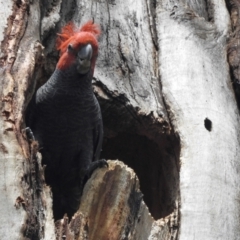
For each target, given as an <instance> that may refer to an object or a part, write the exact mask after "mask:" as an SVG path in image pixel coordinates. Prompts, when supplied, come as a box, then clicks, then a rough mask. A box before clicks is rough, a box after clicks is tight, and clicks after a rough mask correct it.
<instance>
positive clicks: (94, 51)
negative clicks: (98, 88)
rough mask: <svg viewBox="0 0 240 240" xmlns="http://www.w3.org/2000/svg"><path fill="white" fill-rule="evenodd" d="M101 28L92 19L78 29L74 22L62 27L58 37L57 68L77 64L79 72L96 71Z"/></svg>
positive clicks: (65, 67) (62, 68)
mask: <svg viewBox="0 0 240 240" xmlns="http://www.w3.org/2000/svg"><path fill="white" fill-rule="evenodd" d="M99 35H100V29H99V26H98V25H97V24H94V23H93V22H92V21H89V22H87V23H85V24H84V25H83V26H82V27H81V28H80V29H76V27H75V26H74V24H73V23H69V24H67V25H66V26H65V27H63V28H62V31H61V33H60V34H58V39H57V49H58V50H60V56H61V57H60V59H59V61H58V64H57V68H58V69H61V70H64V69H67V68H68V67H70V66H73V65H74V66H76V69H77V71H78V73H79V74H86V73H88V72H89V71H90V70H92V73H93V71H94V67H95V63H96V59H97V55H98V41H97V38H98V36H99Z"/></svg>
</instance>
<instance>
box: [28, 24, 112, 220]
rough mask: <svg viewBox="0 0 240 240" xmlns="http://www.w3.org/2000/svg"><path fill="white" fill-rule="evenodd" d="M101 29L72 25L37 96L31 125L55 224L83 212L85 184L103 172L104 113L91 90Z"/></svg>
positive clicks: (61, 35)
mask: <svg viewBox="0 0 240 240" xmlns="http://www.w3.org/2000/svg"><path fill="white" fill-rule="evenodd" d="M100 33H101V31H100V27H99V25H98V24H96V23H94V22H93V21H88V22H86V23H85V24H83V25H82V26H81V27H80V28H77V27H76V26H75V24H74V23H72V22H70V23H68V24H67V25H66V26H64V27H63V28H62V30H61V33H59V34H58V37H57V41H56V48H57V50H59V51H60V58H59V61H58V63H57V65H56V68H55V71H54V72H53V74H52V75H51V77H50V78H49V79H48V80H47V82H46V83H45V84H44V85H42V86H41V87H40V88H39V89H38V90H37V91H36V93H35V94H34V95H33V97H32V99H31V101H30V103H29V105H28V107H27V110H26V126H27V129H28V130H29V131H30V132H32V133H33V136H34V139H35V140H36V141H38V144H39V151H40V153H41V154H42V164H43V165H45V180H46V183H47V184H48V185H49V186H50V187H51V190H52V196H53V215H54V219H55V220H57V219H61V218H62V217H63V215H64V214H67V215H68V217H69V218H71V217H72V216H73V214H74V213H75V212H76V211H77V210H78V208H79V204H80V199H81V194H82V191H83V185H84V183H85V182H86V179H88V178H89V176H90V175H91V173H92V172H93V171H94V170H95V169H96V168H98V167H103V166H108V164H107V162H106V160H105V159H100V152H101V149H102V141H103V123H102V114H101V109H100V106H99V103H98V100H97V98H96V97H95V95H94V92H93V88H92V78H93V74H94V68H95V64H96V59H97V56H98V49H99V43H98V37H99V36H100Z"/></svg>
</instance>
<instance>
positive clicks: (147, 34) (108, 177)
mask: <svg viewBox="0 0 240 240" xmlns="http://www.w3.org/2000/svg"><path fill="white" fill-rule="evenodd" d="M0 13H1V22H0V30H1V31H0V39H1V97H2V104H1V112H2V113H3V115H2V116H1V118H0V124H1V131H2V133H1V134H0V136H1V137H0V138H1V142H0V169H1V171H0V179H1V181H0V189H2V190H1V194H0V201H1V206H0V216H1V219H2V224H1V226H0V236H1V237H0V238H1V239H56V238H57V239H62V238H63V237H64V236H65V237H66V236H67V237H68V238H69V239H104V240H105V239H137V240H138V239H143V240H145V239H151V240H153V239H154V240H155V239H183V240H185V239H239V237H238V236H239V231H240V226H239V224H240V221H239V220H240V219H239V218H240V216H239V215H240V211H239V203H240V201H239V196H238V195H239V184H238V183H239V180H240V179H239V170H240V169H239V167H240V166H239V152H240V151H239V150H240V149H239V141H240V139H239V123H240V122H239V111H238V109H237V104H236V100H235V97H234V92H233V88H232V85H231V79H230V74H229V68H228V62H227V56H226V55H227V47H226V44H227V43H226V41H227V37H228V35H229V33H230V31H231V27H230V24H231V23H230V17H229V14H228V11H227V8H226V5H225V2H224V1H223V0H208V1H203V0H202V1H199V0H181V1H179V0H178V1H177V0H176V1H175V0H173V1H167V0H159V1H149V0H131V1H128V2H127V3H126V2H124V1H120V0H112V1H86V0H77V1H74V0H71V1H61V0H56V1H47V0H42V1H41V2H40V3H39V2H38V1H35V0H34V1H31V2H28V1H16V2H14V1H12V0H8V1H1V2H0ZM93 18H94V21H95V22H96V23H98V24H100V26H101V29H102V35H101V37H100V52H99V57H98V61H97V66H96V69H95V74H94V79H93V87H94V91H95V93H96V95H97V97H98V99H99V102H100V104H101V108H102V113H103V120H104V131H105V140H104V145H103V152H102V156H103V157H105V158H107V159H118V160H121V161H123V162H124V163H125V164H127V165H129V166H130V167H132V168H133V169H134V171H135V172H136V174H137V176H136V175H135V173H134V171H133V170H131V169H130V168H128V167H126V166H125V165H124V164H123V163H121V162H109V169H100V170H98V171H96V172H94V174H93V176H92V177H91V179H90V180H89V181H88V182H87V184H86V187H85V189H84V193H83V197H82V201H81V205H80V209H79V211H78V212H77V214H76V215H75V216H74V218H73V220H72V221H71V222H70V223H69V224H68V222H67V218H64V219H63V220H61V221H59V222H57V224H56V230H57V234H56V236H55V232H54V223H53V219H52V211H51V196H50V190H49V188H48V187H47V186H45V184H44V181H43V169H42V167H41V164H40V159H41V158H40V156H37V155H36V148H37V146H36V143H32V144H31V146H30V149H29V147H28V143H27V141H26V138H25V134H24V132H23V131H22V129H23V128H24V127H25V124H24V111H25V108H26V105H27V103H28V102H29V99H30V97H31V95H32V93H33V92H34V89H35V86H36V85H37V86H39V85H40V84H42V82H44V81H46V80H47V79H48V77H49V76H50V75H51V73H52V71H53V70H54V68H55V65H56V62H57V60H58V53H57V51H56V50H55V47H54V46H55V40H56V33H57V32H59V31H60V29H61V27H62V26H64V25H65V24H66V23H67V22H69V21H73V22H74V23H75V24H76V26H80V25H81V24H83V23H84V22H86V21H87V20H89V19H93ZM235 22H236V21H235ZM43 47H44V48H43ZM137 177H138V178H139V180H138V178H137ZM139 185H140V189H139ZM141 192H142V193H143V194H144V196H143V199H142V194H141ZM151 215H152V216H153V217H154V218H153V217H152V216H151Z"/></svg>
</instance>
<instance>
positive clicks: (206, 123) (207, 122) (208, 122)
mask: <svg viewBox="0 0 240 240" xmlns="http://www.w3.org/2000/svg"><path fill="white" fill-rule="evenodd" d="M204 126H205V128H206V129H207V130H208V131H209V132H211V130H212V121H211V120H209V119H208V118H205V120H204Z"/></svg>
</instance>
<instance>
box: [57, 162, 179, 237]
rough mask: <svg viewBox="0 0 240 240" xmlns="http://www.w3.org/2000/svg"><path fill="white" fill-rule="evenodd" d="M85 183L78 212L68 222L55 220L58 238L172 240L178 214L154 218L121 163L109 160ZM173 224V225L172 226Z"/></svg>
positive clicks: (131, 172) (127, 170) (135, 182)
mask: <svg viewBox="0 0 240 240" xmlns="http://www.w3.org/2000/svg"><path fill="white" fill-rule="evenodd" d="M108 163H109V169H101V170H98V171H96V172H94V174H93V175H92V177H91V179H90V180H89V181H88V182H87V184H86V186H85V188H84V193H83V197H82V200H81V205H80V208H79V211H78V212H77V213H76V214H75V216H74V217H73V219H72V220H71V222H70V224H68V221H67V220H68V219H67V218H64V219H63V220H60V221H58V222H57V224H56V227H57V229H58V236H57V239H62V237H63V236H65V238H66V239H69V240H70V239H71V240H72V239H79V240H80V239H81V240H83V239H105V240H108V239H109V240H110V239H129V240H130V239H138V240H141V239H142V240H145V239H171V237H175V235H174V234H175V233H176V229H174V224H173V222H171V221H172V220H174V221H175V222H177V219H176V218H177V216H176V215H174V214H173V215H171V216H168V217H166V218H165V219H162V220H159V221H154V219H153V218H152V217H151V215H150V214H149V211H148V208H147V206H146V205H145V203H144V201H143V196H142V193H141V191H140V189H139V180H138V179H137V176H136V174H135V173H134V172H133V170H132V169H130V168H128V167H127V166H126V165H124V164H123V163H122V162H119V161H108ZM175 227H176V226H175Z"/></svg>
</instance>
